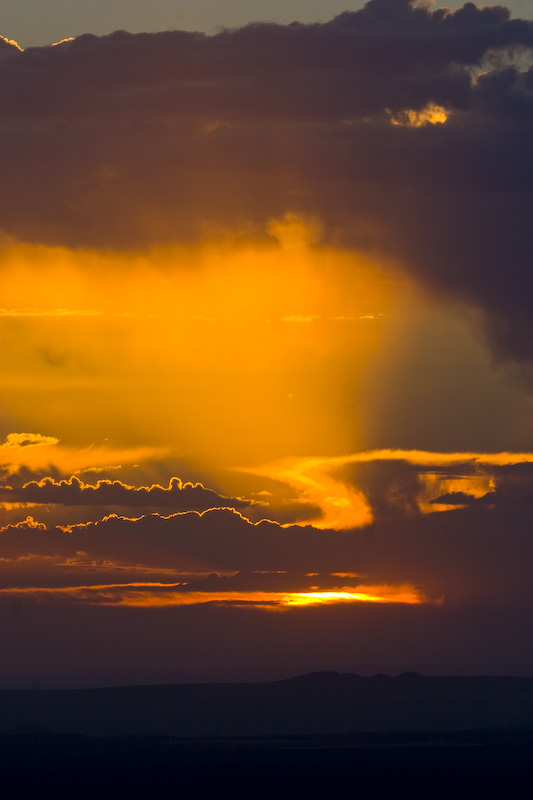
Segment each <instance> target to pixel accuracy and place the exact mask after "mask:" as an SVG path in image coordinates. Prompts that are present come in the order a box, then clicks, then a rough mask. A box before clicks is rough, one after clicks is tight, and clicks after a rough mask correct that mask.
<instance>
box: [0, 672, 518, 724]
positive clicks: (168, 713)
mask: <svg viewBox="0 0 533 800" xmlns="http://www.w3.org/2000/svg"><path fill="white" fill-rule="evenodd" d="M37 726H40V728H38V727H37ZM42 729H45V730H47V731H49V732H51V733H54V734H82V735H91V736H95V735H96V736H127V735H132V734H133V735H138V736H141V735H149V736H175V737H201V738H225V737H256V736H310V735H315V736H316V735H326V736H330V735H334V734H350V733H365V732H401V731H403V732H416V731H421V732H422V731H425V732H429V731H437V732H438V731H442V732H446V731H474V730H485V731H487V730H488V731H491V730H494V731H496V730H498V731H502V730H505V729H507V730H513V729H522V730H533V678H515V677H512V678H511V677H500V678H494V677H440V678H436V677H423V676H421V675H418V674H416V673H405V674H404V675H401V676H400V677H397V678H389V677H387V676H386V675H376V676H375V677H371V678H370V677H360V676H358V675H352V674H338V673H336V672H318V673H311V674H309V675H302V676H300V677H297V678H290V679H287V680H282V681H275V682H271V683H241V684H235V683H221V684H178V685H171V686H128V687H119V688H105V689H86V690H37V689H33V690H9V691H6V690H4V691H0V733H7V732H15V731H19V732H20V731H24V730H26V731H31V730H34V731H35V730H42Z"/></svg>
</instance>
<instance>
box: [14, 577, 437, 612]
mask: <svg viewBox="0 0 533 800" xmlns="http://www.w3.org/2000/svg"><path fill="white" fill-rule="evenodd" d="M174 586H175V584H174ZM0 594H3V595H6V594H7V595H10V596H13V597H18V596H26V597H28V596H30V597H32V598H33V599H35V600H40V601H43V602H46V601H56V602H57V601H59V602H68V601H71V602H79V603H91V604H98V605H113V606H116V605H123V606H135V607H145V608H146V607H153V608H160V607H164V606H189V605H200V604H204V603H231V604H233V605H239V604H243V605H244V604H247V605H252V606H257V607H263V608H267V609H268V608H272V609H275V610H283V609H286V608H295V607H304V606H316V605H336V604H338V603H402V604H408V605H416V604H420V603H426V602H429V601H428V599H427V598H426V597H425V595H424V594H423V593H422V592H420V591H419V590H418V589H417V588H415V587H414V586H412V585H410V584H401V585H398V586H392V585H390V586H389V585H375V586H357V587H348V588H341V589H338V590H336V591H324V592H322V591H313V592H264V591H248V592H246V591H244V592H243V591H241V592H232V591H228V592H198V591H195V592H187V591H175V590H174V591H173V590H172V588H170V589H169V590H165V584H163V583H128V584H118V583H117V584H102V585H97V586H67V587H60V588H41V587H27V588H22V589H21V588H14V589H0Z"/></svg>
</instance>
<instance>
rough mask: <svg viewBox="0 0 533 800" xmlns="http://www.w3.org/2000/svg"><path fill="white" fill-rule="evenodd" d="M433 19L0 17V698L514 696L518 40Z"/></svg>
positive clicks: (521, 447) (389, 14) (259, 8)
mask: <svg viewBox="0 0 533 800" xmlns="http://www.w3.org/2000/svg"><path fill="white" fill-rule="evenodd" d="M45 5H46V10H47V14H46V22H45V23H44V22H43V21H42V20H41V18H40V17H39V14H41V15H42V14H43V8H44V6H45ZM449 5H450V8H447V9H445V8H444V7H443V4H440V3H437V4H430V3H423V2H413V1H412V0H370V1H369V2H367V3H366V5H364V6H363V3H357V2H354V3H352V4H351V6H349V10H346V5H345V4H344V3H335V2H325V0H324V1H323V2H320V1H319V0H316V1H313V0H309V2H304V0H300V2H293V3H289V2H284V3H276V2H269V3H266V2H265V0H263V2H259V0H257V2H246V3H245V2H227V3H226V2H220V3H217V2H213V1H212V0H211V2H207V0H204V1H203V2H200V1H199V0H197V1H196V2H194V3H193V2H181V3H180V2H170V0H169V1H168V2H164V1H163V0H154V2H151V3H149V4H148V3H145V2H140V0H139V2H128V3H126V2H119V0H117V2H106V3H103V2H101V3H100V2H92V3H91V4H87V3H82V2H68V3H67V2H66V1H65V2H63V0H52V2H51V3H47V4H43V3H40V2H32V1H31V0H28V1H27V2H21V1H20V0H17V2H16V3H15V2H5V3H3V8H2V17H1V18H0V34H2V36H1V37H0V75H1V79H0V176H1V191H0V387H1V392H0V635H1V638H2V643H3V646H2V648H1V651H0V682H3V683H2V685H12V684H13V681H15V678H14V677H13V676H18V677H17V679H16V680H19V681H22V684H23V685H25V684H24V681H26V682H27V683H29V684H31V683H32V682H39V683H42V684H43V685H47V681H52V677H51V676H52V675H56V676H57V675H61V676H63V677H62V678H61V680H64V681H65V684H66V683H68V681H69V680H70V681H75V680H78V681H82V680H86V681H88V682H90V681H91V680H94V677H93V678H90V677H88V676H91V675H93V676H94V675H99V676H101V679H102V680H106V679H108V680H113V678H112V677H111V676H116V675H117V674H118V673H119V672H120V671H123V672H121V674H123V675H126V674H131V675H135V676H139V675H142V674H148V673H149V672H150V674H152V673H154V674H155V673H156V672H160V673H161V674H163V673H164V674H165V675H166V674H169V673H173V674H175V675H185V674H187V675H188V676H189V677H190V676H191V675H192V676H194V675H198V676H202V675H203V676H205V675H208V676H209V679H216V678H220V679H222V678H224V679H226V678H227V676H228V675H231V674H237V672H238V673H239V675H243V674H244V675H246V676H249V677H254V676H257V675H258V674H259V672H260V671H261V674H264V673H265V671H268V670H270V671H271V672H272V674H274V673H275V672H276V671H277V672H279V673H280V674H281V673H283V672H286V673H289V672H291V671H293V672H294V671H305V670H311V669H326V668H329V669H354V670H356V671H357V669H360V670H361V671H363V670H364V669H366V668H368V669H374V667H375V669H376V670H382V671H387V670H390V671H392V670H395V669H403V668H410V669H418V670H419V671H421V672H423V671H432V672H441V673H442V672H447V673H453V672H462V673H465V672H466V673H468V672H480V671H482V672H487V673H488V672H491V673H499V672H506V673H510V674H532V675H533V647H532V644H533V642H532V637H531V624H530V623H531V618H532V614H533V581H532V578H533V572H532V555H533V553H532V546H531V537H532V525H531V518H532V512H533V369H532V363H533V308H532V298H533V280H532V264H533V222H532V220H533V199H532V198H533V195H532V190H533V149H532V146H531V143H532V141H533V136H532V134H533V130H532V129H533V66H532V65H533V13H532V4H531V3H530V2H520V0H515V2H514V3H511V2H509V3H507V6H508V7H504V6H502V5H498V6H490V7H482V6H477V5H475V4H473V3H466V4H465V5H464V6H462V4H460V3H458V2H455V3H450V4H449ZM254 20H266V21H265V22H259V23H258V22H254ZM293 20H297V22H293ZM221 26H226V27H221ZM157 31H159V32H157ZM63 39H64V40H65V41H61V40H63ZM55 42H58V44H55V45H54V46H52V43H55ZM82 675H83V676H85V677H84V678H82V677H79V676H82ZM21 676H22V677H21ZM76 676H78V677H76ZM102 676H103V677H102ZM106 676H107V678H106ZM54 680H59V678H54ZM13 685H14V684H13Z"/></svg>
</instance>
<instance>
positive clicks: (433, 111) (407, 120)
mask: <svg viewBox="0 0 533 800" xmlns="http://www.w3.org/2000/svg"><path fill="white" fill-rule="evenodd" d="M388 114H389V119H390V122H391V125H400V126H402V127H407V128H421V127H422V126H423V125H443V124H444V123H445V122H446V120H447V119H448V112H447V111H446V109H445V108H443V106H437V105H434V104H432V103H430V104H429V105H427V106H426V107H425V108H422V109H420V111H415V109H413V108H407V109H405V110H404V111H397V112H394V113H393V112H391V111H389V112H388Z"/></svg>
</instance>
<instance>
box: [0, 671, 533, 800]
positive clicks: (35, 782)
mask: <svg viewBox="0 0 533 800" xmlns="http://www.w3.org/2000/svg"><path fill="white" fill-rule="evenodd" d="M0 708H1V720H0V726H1V732H0V743H1V744H0V746H1V749H2V753H3V762H4V765H5V766H4V777H5V785H6V786H8V787H9V789H8V796H15V794H18V793H19V792H20V791H21V790H24V791H33V792H36V791H39V792H40V791H43V789H44V787H46V788H47V791H53V793H54V795H55V796H56V797H63V796H64V797H66V796H72V792H73V791H74V788H73V787H77V788H76V789H75V791H76V794H80V793H81V794H83V793H87V794H90V793H93V792H94V791H97V790H98V791H102V790H105V793H106V794H112V793H113V794H117V793H118V794H119V796H125V793H127V794H128V796H134V797H141V796H144V795H145V794H146V793H147V792H149V791H154V789H158V790H163V789H165V788H170V791H171V796H174V795H178V794H182V793H185V792H186V793H187V796H190V797H228V798H230V797H231V798H233V797H246V796H250V795H251V794H253V795H254V796H256V797H271V796H273V795H274V794H287V793H290V795H291V796H292V797H335V798H343V797H346V798H348V797H361V796H363V797H365V798H371V797H385V796H386V795H388V794H389V793H390V792H391V791H401V792H403V793H405V792H407V791H408V792H410V793H411V792H412V793H417V794H418V793H421V792H422V793H424V795H428V796H431V797H451V796H460V797H466V796H469V797H482V796H497V795H500V796H511V795H512V796H513V797H528V796H529V789H530V785H531V783H530V782H531V778H532V777H533V761H532V758H531V754H532V746H533V723H532V721H533V713H532V711H533V679H531V678H516V677H501V678H487V677H469V678H464V677H462V678H428V677H423V676H420V675H417V674H415V673H406V674H403V675H401V676H400V677H398V678H390V677H388V676H386V675H377V676H375V677H373V678H363V677H360V676H357V675H351V674H345V675H342V674H338V673H329V672H324V673H313V674H310V675H305V676H301V677H298V678H292V679H289V680H284V681H276V682H272V683H263V684H253V683H249V684H188V685H175V686H136V687H123V688H120V687H119V688H108V689H90V690H69V691H61V690H56V691H48V690H46V691H43V690H15V691H2V692H1V693H0Z"/></svg>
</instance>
